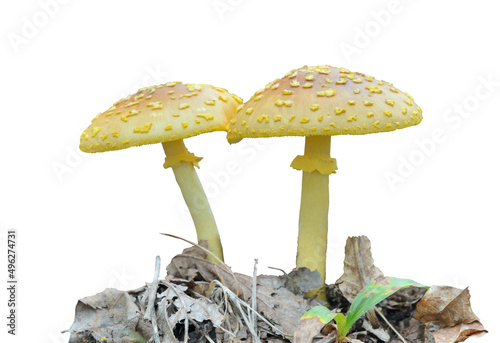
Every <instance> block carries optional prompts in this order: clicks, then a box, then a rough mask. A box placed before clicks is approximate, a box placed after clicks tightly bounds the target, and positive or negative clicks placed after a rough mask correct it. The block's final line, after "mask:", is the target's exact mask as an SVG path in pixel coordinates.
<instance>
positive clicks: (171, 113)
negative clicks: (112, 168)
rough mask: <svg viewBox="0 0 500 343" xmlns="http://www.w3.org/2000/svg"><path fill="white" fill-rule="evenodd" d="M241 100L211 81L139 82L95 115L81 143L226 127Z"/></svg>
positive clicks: (93, 147) (114, 143)
mask: <svg viewBox="0 0 500 343" xmlns="http://www.w3.org/2000/svg"><path fill="white" fill-rule="evenodd" d="M241 103H243V100H242V99H241V98H239V97H237V96H236V95H233V94H230V93H229V92H228V91H227V90H225V89H223V88H217V87H214V86H211V85H199V84H183V83H181V82H169V83H165V84H162V85H158V86H152V87H148V88H141V89H140V90H139V91H138V92H137V93H135V94H133V95H129V96H127V97H126V98H124V99H121V100H119V101H117V102H116V103H114V104H113V106H112V107H111V108H109V109H108V110H107V111H105V112H103V113H100V114H99V115H98V116H97V117H95V118H94V119H93V120H92V124H91V125H90V126H89V127H88V128H87V129H86V130H85V131H84V132H83V134H82V136H81V138H80V149H81V150H82V151H84V152H102V151H109V150H120V149H126V148H128V147H131V146H139V145H144V144H152V143H161V142H168V141H175V140H179V139H183V138H187V137H191V136H196V135H199V134H200V133H204V132H211V131H226V130H227V125H228V121H229V119H230V118H231V117H232V115H233V113H234V112H235V110H236V108H237V107H238V105H240V104H241Z"/></svg>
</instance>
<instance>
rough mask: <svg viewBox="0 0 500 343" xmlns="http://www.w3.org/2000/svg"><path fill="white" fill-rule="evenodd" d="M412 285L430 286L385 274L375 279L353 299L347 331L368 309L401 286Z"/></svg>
mask: <svg viewBox="0 0 500 343" xmlns="http://www.w3.org/2000/svg"><path fill="white" fill-rule="evenodd" d="M412 286H413V287H423V288H429V287H428V286H424V285H422V284H419V283H418V282H416V281H413V280H410V279H398V278H394V277H390V276H384V277H381V278H378V279H375V280H373V281H372V282H371V283H370V284H368V285H367V286H366V287H365V288H363V289H362V290H361V292H359V293H358V295H357V296H356V298H354V300H353V301H352V304H351V307H350V308H349V312H348V313H347V320H346V328H347V331H349V329H350V328H351V326H352V324H354V322H355V321H356V320H358V319H359V318H360V317H361V316H362V315H363V314H365V313H366V312H368V310H369V309H371V308H372V307H373V306H375V305H377V304H378V303H379V302H381V301H382V300H384V299H385V298H387V297H388V296H389V295H391V294H394V293H395V292H397V291H399V290H400V289H401V288H407V287H412ZM346 334H347V332H346Z"/></svg>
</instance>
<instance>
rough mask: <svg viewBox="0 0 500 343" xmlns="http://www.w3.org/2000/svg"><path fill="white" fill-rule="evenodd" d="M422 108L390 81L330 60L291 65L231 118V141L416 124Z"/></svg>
mask: <svg viewBox="0 0 500 343" xmlns="http://www.w3.org/2000/svg"><path fill="white" fill-rule="evenodd" d="M421 120H422V110H421V109H420V107H418V106H417V105H416V104H415V102H414V101H413V98H412V97H411V96H410V95H409V94H408V93H405V92H402V91H401V90H399V89H397V88H395V87H394V86H393V85H392V84H391V83H389V82H385V81H381V80H377V79H375V78H374V77H372V76H368V75H365V74H362V73H357V72H351V71H349V70H347V69H344V68H336V67H332V66H328V65H324V66H316V67H308V66H304V67H302V68H299V69H294V70H291V71H290V72H288V73H286V74H285V76H284V77H282V78H281V79H276V80H274V81H272V82H270V83H268V84H267V85H266V86H265V87H264V89H261V90H259V91H257V92H256V93H255V94H254V96H253V97H252V98H251V99H250V100H249V101H247V102H246V103H245V104H244V105H243V106H241V107H239V108H238V111H237V113H236V114H235V116H234V117H233V119H231V121H230V125H229V129H228V136H227V138H228V140H229V142H230V143H234V142H237V141H239V140H240V139H241V138H245V137H275V136H321V135H346V134H349V135H362V134H367V133H376V132H385V131H393V130H396V129H402V128H405V127H408V126H412V125H417V124H418V123H420V121H421Z"/></svg>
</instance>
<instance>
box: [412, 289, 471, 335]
mask: <svg viewBox="0 0 500 343" xmlns="http://www.w3.org/2000/svg"><path fill="white" fill-rule="evenodd" d="M415 318H416V319H418V320H420V321H421V322H423V323H429V322H433V323H435V324H438V325H440V326H455V325H457V324H462V323H472V322H474V321H477V320H479V319H478V318H477V316H476V315H475V314H474V312H472V308H471V305H470V293H469V289H468V288H465V289H463V290H462V289H458V288H454V287H450V286H432V287H431V288H430V289H429V290H428V291H427V292H426V293H425V295H424V296H423V298H422V299H420V301H419V303H418V304H417V311H416V312H415Z"/></svg>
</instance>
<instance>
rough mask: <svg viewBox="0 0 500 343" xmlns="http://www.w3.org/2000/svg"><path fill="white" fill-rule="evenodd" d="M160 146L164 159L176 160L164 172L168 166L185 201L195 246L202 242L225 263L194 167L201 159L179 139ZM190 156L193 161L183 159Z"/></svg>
mask: <svg viewBox="0 0 500 343" xmlns="http://www.w3.org/2000/svg"><path fill="white" fill-rule="evenodd" d="M162 145H163V150H164V151H165V155H166V156H167V159H169V158H171V159H173V160H176V161H175V162H174V163H171V164H170V165H167V164H166V165H165V168H168V167H169V166H171V167H172V169H173V171H174V175H175V180H176V181H177V184H178V185H179V187H180V189H181V192H182V196H183V197H184V201H185V202H186V205H187V207H188V209H189V212H190V213H191V217H192V218H193V222H194V226H195V228H196V233H197V236H198V243H200V244H201V243H202V242H203V241H205V242H206V243H207V244H208V250H210V251H211V252H212V253H214V254H215V255H216V256H217V257H218V258H219V259H220V260H221V261H224V255H223V252H222V244H221V241H220V236H219V231H218V230H217V225H216V224H215V219H214V216H213V214H212V210H211V209H210V205H209V203H208V199H207V196H206V194H205V191H204V190H203V187H202V186H201V183H200V179H199V178H198V174H197V173H196V171H195V169H194V166H197V167H198V161H199V160H201V158H196V157H195V156H194V155H193V154H191V153H190V152H189V151H188V150H187V149H186V146H185V145H184V142H183V140H182V139H179V140H176V141H172V142H163V143H162ZM189 156H192V157H194V160H193V159H192V158H191V159H190V158H186V157H189ZM198 168H199V167H198ZM207 259H209V260H211V261H213V262H216V260H215V259H214V258H213V256H210V255H209V256H207Z"/></svg>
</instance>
